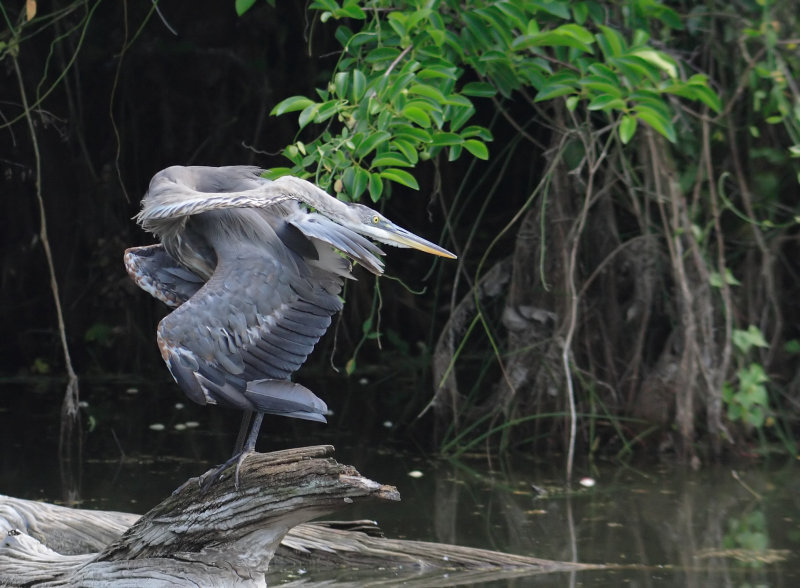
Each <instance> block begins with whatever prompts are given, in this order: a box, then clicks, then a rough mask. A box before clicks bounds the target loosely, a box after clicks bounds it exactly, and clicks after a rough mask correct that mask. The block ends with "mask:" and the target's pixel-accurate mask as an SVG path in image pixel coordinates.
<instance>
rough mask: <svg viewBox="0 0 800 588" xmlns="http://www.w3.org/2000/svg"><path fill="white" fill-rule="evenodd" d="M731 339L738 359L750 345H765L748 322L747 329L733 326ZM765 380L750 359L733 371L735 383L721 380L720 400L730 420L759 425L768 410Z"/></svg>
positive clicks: (760, 367)
mask: <svg viewBox="0 0 800 588" xmlns="http://www.w3.org/2000/svg"><path fill="white" fill-rule="evenodd" d="M731 340H732V341H733V344H734V346H735V347H736V350H737V353H738V356H739V358H740V359H742V360H743V359H744V358H745V357H746V356H747V355H748V354H749V353H750V351H751V350H752V349H753V348H754V347H768V344H767V342H766V340H765V339H764V335H763V334H762V333H761V331H760V330H759V329H758V327H756V326H754V325H750V326H749V327H748V328H747V330H743V329H734V331H733V335H732V337H731ZM740 363H744V362H743V361H740ZM767 382H769V377H768V376H767V374H766V373H765V372H764V367H763V366H762V365H761V364H759V363H756V362H751V363H749V364H748V365H746V366H745V365H742V366H741V367H740V368H739V370H738V372H737V373H736V382H734V383H732V382H725V384H724V385H723V387H722V399H723V400H724V401H725V404H726V405H727V406H728V418H729V419H730V420H732V421H744V422H745V423H748V424H750V425H752V426H754V427H756V428H761V427H763V426H764V423H765V421H766V416H767V411H768V409H769V397H768V393H767V387H766V384H767Z"/></svg>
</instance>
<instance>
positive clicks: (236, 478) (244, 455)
mask: <svg viewBox="0 0 800 588" xmlns="http://www.w3.org/2000/svg"><path fill="white" fill-rule="evenodd" d="M253 453H255V450H253V449H247V448H245V450H244V451H242V452H241V453H240V454H239V456H238V457H239V459H238V461H237V463H236V474H235V475H234V477H233V485H234V487H235V488H236V489H237V490H238V489H239V469H240V468H241V467H242V464H243V463H244V460H245V459H247V457H249V456H250V455H252V454H253ZM234 457H236V456H234Z"/></svg>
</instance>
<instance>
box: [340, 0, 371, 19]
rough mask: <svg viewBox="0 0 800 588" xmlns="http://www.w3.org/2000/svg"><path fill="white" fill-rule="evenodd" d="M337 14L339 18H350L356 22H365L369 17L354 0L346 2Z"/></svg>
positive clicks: (346, 0)
mask: <svg viewBox="0 0 800 588" xmlns="http://www.w3.org/2000/svg"><path fill="white" fill-rule="evenodd" d="M335 14H336V16H337V17H338V18H342V17H348V18H354V19H356V20H364V19H365V18H366V17H367V15H366V14H365V13H364V11H363V10H362V9H361V7H360V6H359V5H358V2H356V1H354V0H345V2H344V5H343V6H342V8H341V9H340V10H338V11H337V12H336V13H335Z"/></svg>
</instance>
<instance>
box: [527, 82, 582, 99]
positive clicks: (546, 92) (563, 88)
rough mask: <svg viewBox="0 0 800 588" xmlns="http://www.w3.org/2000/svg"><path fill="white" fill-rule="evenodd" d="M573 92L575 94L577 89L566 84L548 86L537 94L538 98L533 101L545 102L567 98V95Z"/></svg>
mask: <svg viewBox="0 0 800 588" xmlns="http://www.w3.org/2000/svg"><path fill="white" fill-rule="evenodd" d="M573 92H575V88H574V87H573V86H567V85H565V84H548V85H546V86H544V87H543V88H541V89H540V90H539V91H538V92H537V93H536V97H535V98H534V99H533V101H534V102H543V101H544V100H552V99H553V98H558V97H559V96H566V95H567V94H571V93H573Z"/></svg>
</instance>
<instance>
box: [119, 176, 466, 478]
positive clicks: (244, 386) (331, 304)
mask: <svg viewBox="0 0 800 588" xmlns="http://www.w3.org/2000/svg"><path fill="white" fill-rule="evenodd" d="M263 173H264V170H262V169H261V168H259V167H254V166H225V167H206V166H172V167H169V168H167V169H164V170H162V171H160V172H158V173H156V174H155V176H153V178H152V180H151V181H150V185H149V187H148V190H147V193H146V194H145V196H144V197H143V198H142V203H141V210H140V212H139V213H138V215H137V216H136V217H135V218H136V220H137V221H138V223H139V224H140V225H141V227H142V228H143V229H144V230H145V231H148V232H150V233H152V234H153V235H154V236H155V237H156V239H157V240H158V241H159V242H158V243H156V244H154V245H146V246H141V247H132V248H129V249H127V250H126V251H125V254H124V263H125V268H126V270H127V271H128V273H129V274H130V276H131V277H132V278H133V280H134V282H135V283H136V284H137V285H138V286H139V287H141V288H142V289H143V290H145V291H146V292H148V293H149V294H151V295H152V296H154V297H155V298H157V299H159V300H161V301H162V302H164V303H165V304H166V305H168V306H169V307H171V308H172V309H173V310H172V311H171V312H170V313H169V314H167V315H166V316H165V317H164V318H163V319H162V320H161V321H160V322H159V324H158V327H157V332H156V340H157V342H158V347H159V350H160V352H161V356H162V358H163V359H164V362H165V363H166V365H167V368H168V369H169V371H170V373H171V374H172V377H173V378H174V380H175V381H176V382H177V384H178V385H179V386H180V388H181V389H182V390H183V391H184V393H185V394H186V395H187V396H188V397H189V398H190V399H191V400H193V401H194V402H196V403H199V404H201V405H206V404H213V405H219V406H228V407H232V408H236V409H239V410H241V411H243V417H242V424H241V426H240V430H239V435H238V438H237V441H236V446H235V448H234V453H233V456H232V457H231V459H230V460H228V461H227V462H225V464H223V465H222V466H220V470H218V473H217V475H218V474H219V473H221V471H222V469H223V468H224V467H225V466H227V465H229V464H230V463H232V461H234V460H237V459H238V464H237V469H236V483H237V486H238V472H239V466H241V464H242V461H243V460H244V458H245V457H246V455H248V454H249V453H251V452H253V451H255V446H256V440H257V438H258V434H259V430H260V428H261V423H262V420H263V417H264V415H265V414H271V415H280V416H284V417H291V418H297V419H305V420H310V421H317V422H322V423H324V422H326V418H325V414H326V412H327V406H326V404H325V402H324V401H323V400H322V399H320V398H319V397H317V396H316V395H315V394H314V393H313V392H312V391H311V390H309V389H308V388H306V387H304V386H302V385H301V384H298V383H295V382H292V380H291V377H292V375H293V374H294V373H295V372H296V371H297V370H298V369H299V368H300V366H301V365H302V364H303V363H304V362H305V361H306V358H307V357H308V355H309V354H310V353H311V351H312V350H313V348H314V346H315V345H316V343H317V342H318V341H319V339H320V338H321V337H322V335H324V334H325V332H326V331H327V329H328V327H329V326H330V324H331V320H332V317H333V316H334V315H335V314H336V313H337V312H338V311H340V310H341V309H342V300H341V298H340V293H341V291H342V288H343V285H344V280H345V279H352V278H353V273H352V264H353V262H355V263H358V264H360V265H361V266H363V267H364V268H365V269H366V270H368V271H369V272H372V273H373V274H376V275H380V274H382V273H383V269H384V265H383V260H382V256H383V255H384V252H383V251H382V250H381V249H380V247H379V246H378V245H377V244H376V243H375V242H377V243H381V244H385V245H393V246H396V247H410V248H414V249H418V250H420V251H423V252H426V253H430V254H433V255H437V256H441V257H445V258H455V257H456V256H455V255H454V254H453V253H451V252H449V251H447V250H446V249H443V248H442V247H440V246H438V245H436V244H435V243H432V242H430V241H427V240H425V239H423V238H421V237H419V236H417V235H415V234H413V233H411V232H409V231H407V230H406V229H403V228H401V227H399V226H397V225H396V224H394V223H393V222H391V221H390V220H388V219H387V218H386V217H384V216H383V215H382V214H380V213H379V212H377V211H375V210H372V209H371V208H369V207H367V206H364V205H362V204H357V203H350V202H344V201H342V200H339V199H338V198H335V197H333V196H331V195H330V194H328V193H327V192H325V191H324V190H322V189H321V188H319V187H318V186H316V185H314V184H313V183H311V182H308V181H306V180H303V179H300V178H296V177H292V176H283V177H281V178H278V179H276V180H274V181H270V180H268V179H265V178H264V177H262V174H263Z"/></svg>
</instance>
